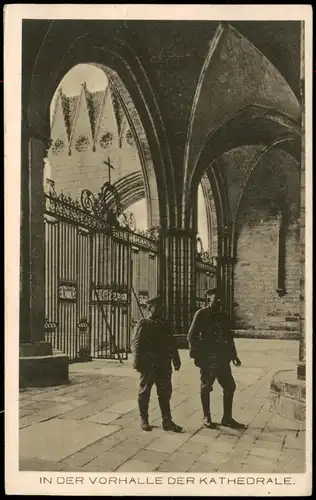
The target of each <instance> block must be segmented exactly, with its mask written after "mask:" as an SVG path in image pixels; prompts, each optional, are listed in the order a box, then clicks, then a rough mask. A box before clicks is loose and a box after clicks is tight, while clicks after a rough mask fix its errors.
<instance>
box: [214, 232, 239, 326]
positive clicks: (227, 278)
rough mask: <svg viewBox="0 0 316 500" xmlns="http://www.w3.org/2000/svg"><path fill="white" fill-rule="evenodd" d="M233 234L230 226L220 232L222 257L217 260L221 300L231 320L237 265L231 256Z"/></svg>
mask: <svg viewBox="0 0 316 500" xmlns="http://www.w3.org/2000/svg"><path fill="white" fill-rule="evenodd" d="M231 234H232V233H231V228H230V227H228V226H225V227H224V228H222V229H221V230H219V238H220V255H219V257H218V259H217V262H218V286H219V290H220V299H221V302H222V304H223V307H224V310H225V312H226V313H227V314H228V315H229V317H230V318H232V314H233V280H234V265H235V263H236V258H235V257H233V256H231V249H232V245H231Z"/></svg>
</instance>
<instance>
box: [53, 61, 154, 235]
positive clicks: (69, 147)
mask: <svg viewBox="0 0 316 500" xmlns="http://www.w3.org/2000/svg"><path fill="white" fill-rule="evenodd" d="M92 75H93V76H92ZM78 78H81V81H80V80H79V81H78ZM86 79H87V80H88V84H87V83H86ZM63 88H64V89H65V88H66V92H65V91H64V90H63ZM93 88H97V89H98V90H96V91H91V89H93ZM53 101H54V104H53V106H51V124H52V125H51V126H52V130H51V138H52V146H51V148H50V149H49V152H48V160H49V163H50V174H49V175H50V177H51V179H52V180H53V181H54V182H55V184H56V189H57V191H58V192H60V191H61V190H63V192H64V193H66V194H68V193H69V194H70V195H71V196H72V197H73V198H77V199H80V194H81V192H82V190H83V189H89V190H90V191H91V192H92V193H94V194H97V193H98V192H99V191H100V189H101V187H102V185H103V184H104V183H105V182H106V181H111V183H112V184H114V185H115V184H116V183H119V182H120V181H121V179H122V178H128V179H129V180H131V179H133V178H134V181H132V180H131V182H128V183H127V184H128V186H127V187H128V189H129V191H130V195H129V196H130V197H131V198H133V197H136V198H137V196H138V186H139V182H137V181H136V183H135V176H136V179H137V176H139V174H140V175H142V177H143V186H144V190H145V196H146V202H147V214H148V222H147V224H148V227H153V226H160V214H159V200H158V191H157V183H156V177H155V172H154V167H153V161H152V157H151V154H150V149H149V146H148V142H147V138H146V134H145V131H144V128H143V126H142V123H141V121H140V118H139V115H138V113H137V110H136V109H135V107H134V105H133V102H132V100H131V98H130V96H129V94H128V92H127V90H126V88H125V86H124V85H123V83H122V81H121V80H120V78H119V76H118V75H117V74H116V73H115V72H113V71H111V70H110V69H109V68H106V67H102V69H101V68H100V67H95V66H94V65H79V66H78V65H77V66H75V67H74V68H72V70H70V71H69V72H68V73H67V75H66V76H65V77H64V78H63V80H62V81H61V83H60V85H59V86H58V89H57V90H56V92H55V94H54V98H53ZM108 162H110V165H111V167H110V166H109V165H108V164H107V163H108ZM134 189H136V191H135V193H134ZM125 203H126V200H125Z"/></svg>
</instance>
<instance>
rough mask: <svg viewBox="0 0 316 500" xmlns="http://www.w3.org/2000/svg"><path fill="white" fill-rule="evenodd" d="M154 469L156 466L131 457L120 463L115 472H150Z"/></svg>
mask: <svg viewBox="0 0 316 500" xmlns="http://www.w3.org/2000/svg"><path fill="white" fill-rule="evenodd" d="M155 469H156V466H155V465H153V464H151V463H149V462H142V461H141V460H134V459H132V460H127V462H125V463H124V464H122V465H120V467H118V468H117V469H116V471H115V472H152V471H154V470H155Z"/></svg>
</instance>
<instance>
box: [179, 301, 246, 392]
mask: <svg viewBox="0 0 316 500" xmlns="http://www.w3.org/2000/svg"><path fill="white" fill-rule="evenodd" d="M188 341H189V345H190V356H191V357H192V358H194V362H195V364H196V366H198V367H199V368H200V376H201V392H203V391H205V390H207V391H209V392H211V391H212V390H213V384H214V381H215V379H217V380H218V382H219V384H220V385H221V386H222V387H223V389H224V390H227V391H229V392H234V390H235V388H236V384H235V381H234V378H233V376H232V372H231V368H230V362H231V361H232V360H235V359H236V358H237V352H236V347H235V342H234V339H233V337H232V335H231V331H230V326H229V319H228V317H227V315H226V314H224V313H223V312H221V311H220V310H219V308H218V307H217V306H213V307H204V308H202V309H199V310H198V311H197V312H196V314H195V316H194V318H193V321H192V324H191V326H190V330H189V333H188Z"/></svg>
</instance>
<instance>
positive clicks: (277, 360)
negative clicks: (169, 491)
mask: <svg viewBox="0 0 316 500" xmlns="http://www.w3.org/2000/svg"><path fill="white" fill-rule="evenodd" d="M236 344H237V348H238V351H239V356H240V358H241V360H242V362H243V364H242V366H241V367H234V366H233V367H232V371H233V374H234V377H235V380H236V383H237V390H236V395H235V400H234V416H235V418H237V419H238V420H240V421H242V422H244V423H245V424H247V428H246V429H245V430H243V431H234V430H231V429H227V428H224V427H221V426H220V425H219V426H218V428H217V429H206V428H203V427H202V415H201V407H200V400H199V372H198V370H197V368H196V367H195V366H194V364H193V363H192V360H190V358H189V356H188V351H186V350H181V351H180V356H181V360H182V367H181V370H180V371H179V372H178V373H175V374H174V375H173V397H172V411H173V418H174V420H175V421H176V422H177V423H179V424H181V425H183V427H184V431H183V433H182V434H172V433H169V432H165V431H163V429H162V427H161V416H160V410H159V406H158V400H157V395H156V393H155V390H153V394H152V399H151V404H150V421H151V423H152V424H153V431H152V432H149V433H145V432H143V431H142V430H141V429H140V426H139V415H138V408H137V391H138V383H139V374H138V373H137V372H136V371H135V370H133V368H132V366H131V360H127V361H125V362H124V363H123V364H119V363H118V362H116V361H105V360H94V361H92V362H90V363H78V364H73V365H71V366H70V383H69V384H67V385H64V386H56V387H50V388H40V389H26V390H23V391H21V392H20V418H19V424H20V470H28V471H71V472H77V471H81V472H112V471H113V472H114V471H117V472H154V471H160V472H201V473H203V472H236V473H264V472H267V473H298V472H304V470H305V429H304V426H303V425H302V424H301V423H299V422H296V421H292V420H288V419H286V418H284V417H281V416H279V415H278V414H276V413H275V412H274V410H272V408H271V405H270V389H269V387H270V381H271V378H272V375H273V374H274V372H275V371H277V370H280V369H291V368H293V367H294V366H295V364H296V362H297V358H298V343H297V342H295V341H285V340H259V339H256V340H255V339H237V340H236ZM211 401H212V413H213V419H214V420H215V421H216V422H220V420H221V417H222V390H221V388H220V386H219V385H218V384H217V383H215V386H214V391H213V392H212V394H211Z"/></svg>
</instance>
